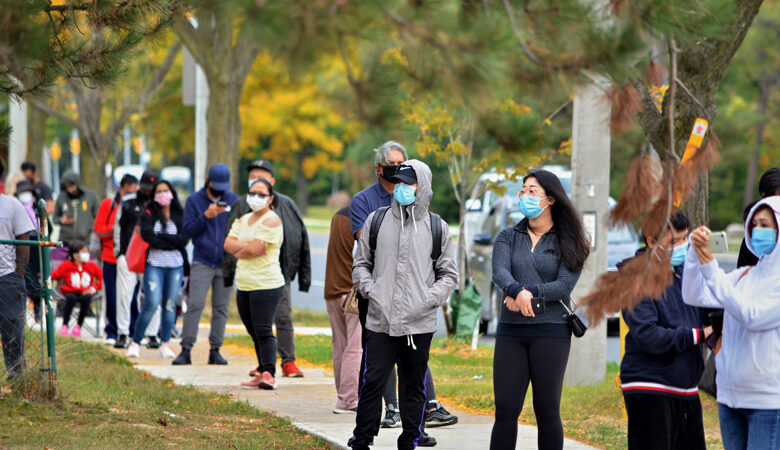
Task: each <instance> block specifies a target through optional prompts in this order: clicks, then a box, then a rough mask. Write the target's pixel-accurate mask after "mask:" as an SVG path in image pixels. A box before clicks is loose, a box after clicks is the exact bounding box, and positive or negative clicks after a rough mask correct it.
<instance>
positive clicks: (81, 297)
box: [62, 292, 92, 326]
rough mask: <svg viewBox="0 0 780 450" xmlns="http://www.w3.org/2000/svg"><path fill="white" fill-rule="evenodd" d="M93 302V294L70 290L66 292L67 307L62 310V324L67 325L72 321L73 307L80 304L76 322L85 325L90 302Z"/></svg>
mask: <svg viewBox="0 0 780 450" xmlns="http://www.w3.org/2000/svg"><path fill="white" fill-rule="evenodd" d="M90 302H92V294H75V293H73V292H68V293H67V294H65V309H64V310H63V312H62V324H63V325H67V324H68V322H70V315H71V313H72V312H73V307H74V306H76V305H79V317H78V321H77V322H76V323H78V324H79V326H82V325H84V319H85V318H86V317H87V313H89V304H90Z"/></svg>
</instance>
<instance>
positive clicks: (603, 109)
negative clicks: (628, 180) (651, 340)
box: [565, 76, 610, 386]
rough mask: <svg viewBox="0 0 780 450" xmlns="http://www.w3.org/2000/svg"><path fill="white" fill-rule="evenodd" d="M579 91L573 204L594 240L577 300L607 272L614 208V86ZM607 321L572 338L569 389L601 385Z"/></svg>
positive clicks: (596, 83)
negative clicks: (611, 163)
mask: <svg viewBox="0 0 780 450" xmlns="http://www.w3.org/2000/svg"><path fill="white" fill-rule="evenodd" d="M592 78H593V81H592V82H591V83H588V84H584V85H581V86H578V87H577V88H576V89H575V91H574V115H573V119H572V141H573V142H572V155H571V165H572V167H571V168H572V189H571V192H572V200H573V201H574V204H575V206H576V207H577V209H578V210H579V212H580V214H581V217H582V220H583V224H584V225H585V231H586V233H588V236H589V238H590V240H591V249H590V256H589V257H588V260H587V261H586V262H585V267H583V269H582V274H581V275H580V279H579V282H578V283H577V286H576V287H575V288H574V292H572V298H573V299H574V301H575V302H577V300H578V299H580V298H583V297H585V295H586V294H587V293H588V292H590V290H591V289H592V287H593V283H594V282H595V281H596V278H597V277H598V276H599V275H600V274H601V273H603V272H605V271H606V270H607V230H608V229H607V215H608V214H609V206H608V204H607V202H608V198H609V148H610V130H609V118H610V106H609V103H608V102H607V99H606V97H605V95H604V94H605V90H606V88H607V87H608V83H607V81H606V80H604V79H603V78H601V77H595V76H594V77H592ZM606 350H607V330H606V323H605V322H603V321H602V322H601V324H600V325H599V326H597V327H592V328H590V329H589V330H588V331H587V333H585V336H583V337H581V338H574V337H573V338H572V346H571V353H570V355H569V364H568V366H567V368H566V376H565V382H566V384H567V385H569V386H571V385H587V384H598V383H601V382H602V381H603V380H604V376H605V375H606V364H607V355H606Z"/></svg>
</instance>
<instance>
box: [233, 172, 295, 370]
mask: <svg viewBox="0 0 780 450" xmlns="http://www.w3.org/2000/svg"><path fill="white" fill-rule="evenodd" d="M247 171H249V185H250V187H251V185H252V184H253V183H254V182H255V181H256V180H258V179H260V178H262V179H264V180H266V181H268V182H269V183H271V186H272V187H273V186H274V185H275V184H276V179H275V178H274V169H273V166H272V165H271V163H270V162H269V161H264V160H257V161H254V162H252V163H251V164H249V167H247ZM270 207H271V209H272V210H273V211H274V212H275V213H276V214H277V215H278V216H279V219H280V220H281V221H282V224H283V228H284V242H283V243H282V248H281V251H280V254H279V258H280V259H279V262H280V263H281V265H282V274H283V275H284V279H285V284H284V289H282V298H281V300H280V301H279V306H278V307H277V308H276V316H275V317H274V323H275V324H276V339H277V343H278V347H277V350H278V351H279V357H280V358H281V359H282V376H283V377H292V378H299V377H302V376H303V372H301V370H300V369H299V368H298V366H296V365H295V330H294V329H293V320H292V289H291V283H292V281H293V280H294V279H295V277H296V276H297V277H298V290H299V291H301V292H309V287H310V286H311V254H310V251H309V235H308V233H307V232H306V226H305V225H304V224H303V218H302V217H301V212H300V211H299V210H298V206H297V205H296V204H295V202H294V201H293V200H292V199H291V198H290V197H288V196H286V195H284V194H281V193H279V192H276V191H274V196H273V201H272V203H271V205H270ZM250 212H252V210H251V208H250V207H249V204H248V202H247V196H246V195H244V196H241V197H240V198H239V199H238V200H236V201H235V202H233V205H232V207H231V210H230V214H229V215H228V220H227V228H226V229H227V230H230V228H231V226H232V224H233V222H234V221H235V220H236V219H238V218H239V217H241V216H243V215H245V214H248V213H250ZM235 271H236V258H235V256H233V255H232V254H230V253H228V252H225V254H224V256H223V258H222V272H223V274H224V278H225V285H232V284H233V277H234V274H235ZM259 370H260V369H259V368H256V369H252V370H251V371H250V373H249V375H250V376H255V375H256V374H258V373H260V372H258V371H259Z"/></svg>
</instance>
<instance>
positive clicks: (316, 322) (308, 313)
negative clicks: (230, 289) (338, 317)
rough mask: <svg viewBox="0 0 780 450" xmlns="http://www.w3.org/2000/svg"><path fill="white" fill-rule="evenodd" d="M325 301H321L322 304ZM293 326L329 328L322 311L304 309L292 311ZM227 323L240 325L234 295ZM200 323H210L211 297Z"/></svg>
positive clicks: (326, 316)
mask: <svg viewBox="0 0 780 450" xmlns="http://www.w3.org/2000/svg"><path fill="white" fill-rule="evenodd" d="M324 301H325V300H323V302H324ZM292 319H293V325H294V326H298V327H329V326H330V322H329V321H328V313H326V312H324V311H322V312H320V311H312V310H310V309H304V308H293V309H292ZM227 321H228V323H238V324H240V323H242V322H241V316H239V315H238V308H237V307H236V295H235V293H234V294H233V296H232V298H231V299H230V305H229V306H228V320H227ZM200 323H211V297H207V298H206V307H205V308H203V314H202V315H201V316H200Z"/></svg>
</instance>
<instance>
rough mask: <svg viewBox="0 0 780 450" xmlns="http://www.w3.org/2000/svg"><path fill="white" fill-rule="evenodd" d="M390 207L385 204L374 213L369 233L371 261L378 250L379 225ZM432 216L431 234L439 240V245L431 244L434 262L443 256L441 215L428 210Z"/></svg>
mask: <svg viewBox="0 0 780 450" xmlns="http://www.w3.org/2000/svg"><path fill="white" fill-rule="evenodd" d="M389 209H390V207H389V206H384V207H382V208H379V209H377V210H376V213H375V214H374V220H372V221H371V229H370V230H369V233H368V245H369V246H370V247H371V261H373V260H374V250H376V238H377V236H379V227H380V226H382V220H384V218H385V214H387V211H388V210H389ZM428 214H430V216H431V236H433V242H434V243H436V242H438V243H439V245H431V259H432V260H433V263H434V264H436V261H437V260H438V259H439V256H441V217H439V215H438V214H436V213H432V212H430V211H428Z"/></svg>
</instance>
